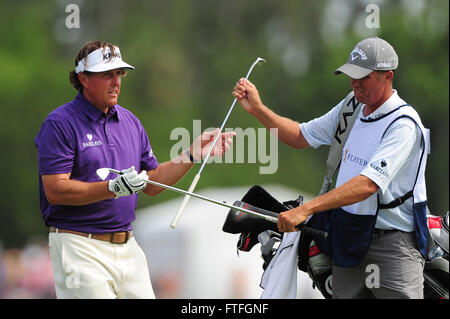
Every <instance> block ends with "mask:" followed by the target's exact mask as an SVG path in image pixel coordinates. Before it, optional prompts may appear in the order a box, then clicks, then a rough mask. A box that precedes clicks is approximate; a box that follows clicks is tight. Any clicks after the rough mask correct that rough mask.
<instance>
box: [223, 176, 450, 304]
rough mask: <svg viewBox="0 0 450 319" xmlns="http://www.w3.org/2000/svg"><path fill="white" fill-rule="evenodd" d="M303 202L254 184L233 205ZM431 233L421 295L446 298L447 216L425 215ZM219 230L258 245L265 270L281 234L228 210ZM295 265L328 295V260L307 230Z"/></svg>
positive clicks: (274, 212)
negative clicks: (277, 195) (281, 198)
mask: <svg viewBox="0 0 450 319" xmlns="http://www.w3.org/2000/svg"><path fill="white" fill-rule="evenodd" d="M302 203H303V196H301V195H300V196H299V197H298V198H297V199H296V200H291V201H286V202H283V203H280V202H279V201H278V200H276V199H275V198H274V197H273V196H271V195H270V194H269V193H268V192H267V191H266V190H264V189H263V188H262V187H260V186H258V185H255V186H253V187H252V188H251V189H250V190H249V191H248V192H247V194H245V195H244V197H243V198H242V200H240V201H236V202H235V203H234V206H238V207H243V208H247V209H250V210H255V211H258V209H261V208H262V211H263V212H264V213H265V214H270V215H271V216H275V217H276V216H278V214H279V213H281V212H283V211H286V210H289V209H292V208H295V207H297V206H299V205H301V204H302ZM427 219H428V227H429V229H430V235H431V239H432V242H431V245H430V251H429V253H428V259H427V261H426V263H425V268H424V298H425V299H436V298H445V299H448V297H449V294H448V288H449V273H448V271H449V259H448V258H449V252H448V241H449V237H448V236H449V235H448V229H449V215H448V213H447V215H446V216H431V215H430V216H427ZM222 230H223V231H224V232H227V233H231V234H240V235H239V240H238V242H237V249H238V250H240V251H250V250H251V249H252V248H253V247H254V246H255V245H256V244H257V243H260V244H261V255H262V259H263V261H264V262H263V269H264V270H265V269H266V268H267V266H268V265H269V263H270V261H271V260H272V258H273V256H274V255H275V253H276V251H277V248H278V246H279V243H280V242H281V240H282V234H280V233H279V232H278V229H277V225H276V224H275V223H273V222H269V221H266V220H264V219H261V218H257V217H254V216H250V215H248V214H244V213H242V212H239V211H236V210H234V209H231V210H230V211H229V212H228V215H227V217H226V219H225V222H224V225H223V227H222ZM313 234H314V233H313ZM298 255H299V258H298V268H299V269H300V270H301V271H303V272H306V273H307V274H308V275H309V277H310V278H311V280H312V282H313V287H314V288H315V287H317V289H319V291H320V292H321V293H322V295H323V296H324V297H325V298H327V299H328V298H331V297H332V259H331V258H330V257H329V256H327V255H326V254H324V253H323V252H322V251H320V249H319V248H318V246H317V245H316V244H315V242H314V236H313V235H311V233H310V232H306V231H305V232H304V231H302V232H301V236H300V240H299V245H298Z"/></svg>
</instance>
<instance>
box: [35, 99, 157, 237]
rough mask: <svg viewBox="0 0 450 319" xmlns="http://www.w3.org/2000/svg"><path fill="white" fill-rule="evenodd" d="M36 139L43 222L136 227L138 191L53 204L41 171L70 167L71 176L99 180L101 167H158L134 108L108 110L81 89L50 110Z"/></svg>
mask: <svg viewBox="0 0 450 319" xmlns="http://www.w3.org/2000/svg"><path fill="white" fill-rule="evenodd" d="M35 145H36V148H37V151H38V168H39V195H40V209H41V214H42V218H43V220H44V223H45V225H47V226H53V227H58V228H62V229H70V230H77V231H81V232H87V233H104V232H113V231H124V230H131V229H132V226H131V222H132V221H133V220H134V219H135V209H136V205H137V196H138V195H137V194H135V195H131V196H123V197H120V198H118V199H108V200H103V201H99V202H96V203H93V204H89V205H84V206H60V205H50V204H49V202H48V201H47V197H46V196H45V192H44V188H43V185H42V178H41V175H50V174H61V173H69V172H71V175H70V179H74V180H79V181H83V182H96V181H100V178H99V177H98V176H97V174H96V170H97V169H98V168H100V167H110V168H115V169H119V170H122V169H126V168H129V167H130V166H132V165H134V167H135V168H136V170H138V171H140V170H144V169H145V170H148V171H149V170H153V169H155V168H156V167H158V161H157V159H156V157H155V156H154V154H153V151H152V148H151V146H150V143H149V140H148V136H147V133H146V132H145V129H144V128H143V127H142V124H141V123H140V121H139V120H138V119H137V117H136V116H135V115H134V114H133V113H131V112H130V111H128V110H126V109H125V108H123V107H121V106H120V105H118V104H116V105H114V106H113V107H110V108H109V111H108V114H105V113H103V112H101V111H100V110H99V109H98V108H96V107H95V106H94V105H92V104H91V103H90V102H89V101H88V100H87V99H86V98H85V97H84V96H83V95H82V94H81V93H79V94H78V95H77V96H76V98H75V100H73V101H70V102H68V103H66V104H64V105H62V106H60V107H58V108H56V109H55V110H54V111H52V112H51V113H50V114H49V115H48V116H47V118H46V119H45V121H44V123H43V124H42V126H41V129H40V131H39V133H38V135H37V136H36V138H35ZM114 176H115V175H114V174H110V175H109V176H108V179H112V178H114Z"/></svg>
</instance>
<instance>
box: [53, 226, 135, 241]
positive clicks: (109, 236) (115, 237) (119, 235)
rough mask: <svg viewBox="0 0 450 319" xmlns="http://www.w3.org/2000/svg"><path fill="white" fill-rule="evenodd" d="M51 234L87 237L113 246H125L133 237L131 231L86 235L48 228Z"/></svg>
mask: <svg viewBox="0 0 450 319" xmlns="http://www.w3.org/2000/svg"><path fill="white" fill-rule="evenodd" d="M50 232H51V233H68V234H75V235H79V236H83V237H88V238H92V239H97V240H102V241H107V242H110V243H113V244H125V243H126V242H127V241H128V240H129V239H130V238H131V237H133V231H131V230H130V231H121V232H115V233H102V234H88V233H83V232H79V231H75V230H68V229H60V228H55V227H50Z"/></svg>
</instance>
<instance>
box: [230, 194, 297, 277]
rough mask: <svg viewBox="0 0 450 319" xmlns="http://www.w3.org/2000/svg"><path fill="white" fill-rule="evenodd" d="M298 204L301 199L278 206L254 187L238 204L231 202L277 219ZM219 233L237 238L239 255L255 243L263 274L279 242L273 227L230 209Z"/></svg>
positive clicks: (279, 235)
mask: <svg viewBox="0 0 450 319" xmlns="http://www.w3.org/2000/svg"><path fill="white" fill-rule="evenodd" d="M302 202H303V196H299V197H298V198H297V199H296V200H292V201H287V202H283V203H280V202H279V201H277V200H276V199H275V198H274V197H272V196H271V195H270V194H269V193H268V192H267V191H266V190H265V189H263V188H262V187H261V186H259V185H255V186H253V187H252V188H250V190H249V191H248V192H247V194H245V195H244V197H243V198H242V200H240V201H235V202H234V204H233V205H234V206H238V207H243V208H247V209H250V210H255V211H259V210H260V209H261V208H262V209H263V211H264V213H265V214H270V215H271V216H274V217H278V214H279V213H281V212H283V211H286V210H289V209H292V208H294V207H297V206H298V205H300V204H301V203H302ZM222 230H223V231H224V232H226V233H230V234H240V235H239V240H238V243H237V249H238V250H240V251H250V250H251V249H252V248H253V247H254V246H255V245H256V244H257V243H261V253H262V258H263V260H264V264H263V269H264V270H265V269H266V267H267V265H269V263H270V261H271V260H272V257H273V256H274V255H275V252H276V248H277V244H279V243H280V242H281V238H282V234H280V233H279V232H278V228H277V225H276V224H275V223H273V222H269V221H266V220H264V219H261V218H257V217H253V216H250V215H248V214H244V213H242V212H238V211H236V210H234V209H230V211H229V212H228V215H227V217H226V219H225V223H224V224H223V227H222Z"/></svg>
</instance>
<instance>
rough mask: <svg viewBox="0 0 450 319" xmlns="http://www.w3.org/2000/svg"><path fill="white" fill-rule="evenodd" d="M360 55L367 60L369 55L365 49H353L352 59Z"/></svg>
mask: <svg viewBox="0 0 450 319" xmlns="http://www.w3.org/2000/svg"><path fill="white" fill-rule="evenodd" d="M358 56H359V57H360V58H361V60H367V55H366V54H365V53H364V51H363V50H361V49H360V48H358V47H356V48H354V49H353V51H352V53H350V57H351V59H352V61H355V60H356V59H357V58H358Z"/></svg>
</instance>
